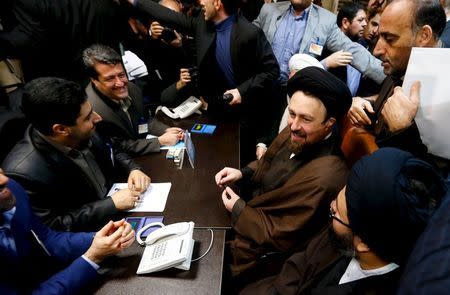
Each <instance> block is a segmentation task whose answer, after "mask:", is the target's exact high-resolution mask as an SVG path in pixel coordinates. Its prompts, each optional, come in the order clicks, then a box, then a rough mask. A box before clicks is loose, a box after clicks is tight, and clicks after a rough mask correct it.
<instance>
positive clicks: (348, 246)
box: [328, 225, 355, 257]
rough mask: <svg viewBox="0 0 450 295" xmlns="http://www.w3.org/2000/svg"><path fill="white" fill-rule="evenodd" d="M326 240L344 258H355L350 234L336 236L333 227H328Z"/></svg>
mask: <svg viewBox="0 0 450 295" xmlns="http://www.w3.org/2000/svg"><path fill="white" fill-rule="evenodd" d="M328 238H329V239H330V243H331V244H332V245H333V246H334V247H336V248H337V249H338V250H339V252H341V254H342V255H344V256H346V257H355V247H354V246H353V234H352V233H346V234H343V235H338V234H336V232H335V231H334V229H333V225H330V227H329V228H328Z"/></svg>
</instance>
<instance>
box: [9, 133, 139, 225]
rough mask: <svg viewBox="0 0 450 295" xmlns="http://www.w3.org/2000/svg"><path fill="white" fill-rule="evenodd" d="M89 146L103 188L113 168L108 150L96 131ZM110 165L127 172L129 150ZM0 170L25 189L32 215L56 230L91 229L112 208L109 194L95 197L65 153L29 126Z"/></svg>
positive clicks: (130, 163)
mask: <svg viewBox="0 0 450 295" xmlns="http://www.w3.org/2000/svg"><path fill="white" fill-rule="evenodd" d="M91 143H92V145H91V147H90V151H91V152H92V154H93V155H94V157H95V159H96V161H97V163H98V166H99V167H100V169H101V171H102V172H103V174H104V176H105V179H106V182H107V186H108V188H109V187H110V186H111V185H112V183H113V182H114V180H115V175H117V172H118V169H116V168H118V167H115V165H114V163H113V162H112V160H111V154H110V150H109V149H108V147H107V145H106V144H105V143H104V142H103V141H102V140H101V139H100V138H99V137H98V136H97V135H94V136H93V137H92V139H91ZM114 158H115V164H116V165H117V166H120V168H122V170H127V172H129V171H131V170H133V169H136V168H139V167H138V166H137V165H136V164H135V163H134V162H133V161H132V160H131V159H130V158H129V156H128V155H126V154H123V153H116V154H115V155H114ZM2 166H3V169H4V170H5V172H6V174H7V175H8V176H10V177H11V178H13V179H15V180H17V181H18V182H20V183H21V184H22V185H23V187H24V188H25V190H26V191H27V193H28V195H29V197H30V202H31V205H32V207H33V209H34V212H35V213H36V215H38V216H39V217H41V218H42V220H43V221H44V223H46V224H47V225H49V226H50V227H52V228H54V229H58V230H67V231H86V230H96V229H98V227H99V226H100V225H102V224H103V223H105V222H106V221H107V220H109V219H110V218H111V217H112V215H113V214H116V213H117V210H116V207H115V206H114V203H113V201H112V199H111V198H109V197H107V196H98V195H97V193H96V190H95V188H94V186H93V184H92V183H91V181H90V180H89V178H88V177H87V175H86V174H85V173H84V172H83V171H82V170H81V169H80V168H79V167H78V166H77V165H76V164H75V163H74V162H73V161H72V160H71V159H69V158H68V157H67V156H66V155H64V154H63V153H62V152H60V151H58V150H57V149H56V148H55V147H53V146H51V145H50V144H49V143H47V142H46V141H45V140H43V139H42V138H41V137H40V136H39V135H38V134H37V132H36V131H35V130H34V129H33V127H30V128H29V129H28V130H27V132H26V134H25V137H24V139H23V140H22V141H20V142H19V143H18V144H17V145H16V146H15V147H14V148H13V150H12V151H11V152H10V153H9V155H8V156H7V157H6V159H5V161H4V162H3V165H2Z"/></svg>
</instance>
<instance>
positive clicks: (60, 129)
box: [52, 124, 70, 136]
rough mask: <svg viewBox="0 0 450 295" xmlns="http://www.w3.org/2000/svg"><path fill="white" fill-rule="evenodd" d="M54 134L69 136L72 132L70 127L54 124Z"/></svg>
mask: <svg viewBox="0 0 450 295" xmlns="http://www.w3.org/2000/svg"><path fill="white" fill-rule="evenodd" d="M52 130H53V136H68V135H69V134H70V129H69V127H67V126H66V125H63V124H54V125H53V126H52Z"/></svg>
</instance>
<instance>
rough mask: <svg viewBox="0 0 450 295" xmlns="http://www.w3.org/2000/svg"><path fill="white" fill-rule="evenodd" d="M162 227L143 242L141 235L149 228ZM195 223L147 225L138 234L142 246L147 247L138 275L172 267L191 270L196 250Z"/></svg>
mask: <svg viewBox="0 0 450 295" xmlns="http://www.w3.org/2000/svg"><path fill="white" fill-rule="evenodd" d="M156 225H159V226H162V227H161V228H160V229H157V230H155V231H154V232H152V233H150V234H149V235H148V236H147V239H146V240H145V242H144V241H142V239H141V235H142V233H143V232H145V231H146V230H147V229H148V228H149V227H152V226H156ZM193 232H194V223H193V222H192V221H191V222H179V223H174V224H170V225H167V226H164V224H162V223H160V222H154V223H150V224H147V225H146V226H144V227H143V228H141V229H140V230H139V231H138V233H137V234H136V239H137V241H138V243H139V244H140V245H146V247H145V250H144V254H143V255H142V259H141V262H140V263H139V267H138V270H137V272H136V273H137V274H146V273H151V272H155V271H160V270H163V269H167V268H170V267H176V268H179V269H183V270H189V268H190V267H191V258H192V250H193V249H194V240H193V239H192V234H193Z"/></svg>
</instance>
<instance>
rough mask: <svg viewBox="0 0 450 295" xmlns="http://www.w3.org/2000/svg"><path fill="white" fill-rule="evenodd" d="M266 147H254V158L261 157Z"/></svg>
mask: <svg viewBox="0 0 450 295" xmlns="http://www.w3.org/2000/svg"><path fill="white" fill-rule="evenodd" d="M266 151H267V148H265V147H262V146H258V147H256V159H257V160H259V159H261V158H262V156H264V154H265V153H266Z"/></svg>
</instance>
